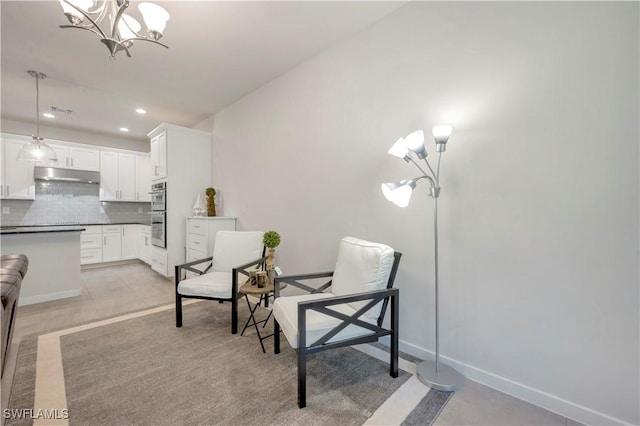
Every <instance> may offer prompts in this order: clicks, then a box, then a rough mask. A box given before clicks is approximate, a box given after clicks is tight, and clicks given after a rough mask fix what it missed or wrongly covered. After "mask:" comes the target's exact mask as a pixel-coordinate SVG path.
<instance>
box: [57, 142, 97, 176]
mask: <svg viewBox="0 0 640 426" xmlns="http://www.w3.org/2000/svg"><path fill="white" fill-rule="evenodd" d="M49 146H50V147H51V148H52V149H53V150H54V151H55V153H56V156H57V157H58V163H57V164H56V165H55V166H54V167H58V168H62V169H77V170H91V171H96V172H97V171H100V151H99V150H98V149H95V148H90V147H86V146H81V145H66V144H52V143H50V144H49Z"/></svg>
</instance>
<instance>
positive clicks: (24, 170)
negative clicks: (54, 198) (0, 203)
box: [0, 136, 36, 200]
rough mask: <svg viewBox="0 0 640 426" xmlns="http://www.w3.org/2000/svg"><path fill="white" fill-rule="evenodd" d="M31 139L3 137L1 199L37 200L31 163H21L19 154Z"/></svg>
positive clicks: (0, 173)
mask: <svg viewBox="0 0 640 426" xmlns="http://www.w3.org/2000/svg"><path fill="white" fill-rule="evenodd" d="M29 140H30V138H24V139H19V138H12V137H6V136H3V137H2V141H1V146H0V197H1V198H3V199H15V200H35V198H36V192H35V181H34V180H33V166H34V163H32V162H31V161H19V160H18V152H19V151H20V148H22V146H23V145H24V144H25V143H27V142H29Z"/></svg>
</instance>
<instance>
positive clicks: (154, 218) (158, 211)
mask: <svg viewBox="0 0 640 426" xmlns="http://www.w3.org/2000/svg"><path fill="white" fill-rule="evenodd" d="M149 214H150V215H151V244H153V245H154V246H156V247H162V248H166V247H167V183H166V182H160V183H154V184H153V185H151V212H150V213H149Z"/></svg>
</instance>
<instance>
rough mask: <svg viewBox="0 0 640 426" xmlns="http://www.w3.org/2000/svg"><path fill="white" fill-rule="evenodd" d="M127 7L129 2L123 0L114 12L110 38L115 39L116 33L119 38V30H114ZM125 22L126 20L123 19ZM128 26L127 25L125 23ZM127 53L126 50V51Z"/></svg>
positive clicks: (116, 28)
mask: <svg viewBox="0 0 640 426" xmlns="http://www.w3.org/2000/svg"><path fill="white" fill-rule="evenodd" d="M127 7H129V2H124V3H123V4H122V6H120V8H119V9H118V13H117V14H116V17H115V19H114V20H113V25H112V27H111V38H113V39H114V40H115V39H116V34H118V39H120V40H121V36H120V32H116V31H117V30H118V22H120V19H122V14H123V13H124V11H125V10H126V9H127ZM125 24H126V21H125ZM127 27H128V25H127ZM127 53H128V52H127Z"/></svg>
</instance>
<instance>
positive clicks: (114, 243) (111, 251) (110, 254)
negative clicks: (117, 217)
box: [102, 225, 122, 262]
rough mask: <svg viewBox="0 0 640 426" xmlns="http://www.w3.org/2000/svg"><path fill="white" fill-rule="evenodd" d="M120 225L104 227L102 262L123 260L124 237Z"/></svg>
mask: <svg viewBox="0 0 640 426" xmlns="http://www.w3.org/2000/svg"><path fill="white" fill-rule="evenodd" d="M120 232H121V226H120V225H103V226H102V261H103V262H113V261H116V260H121V259H122V236H121V235H120Z"/></svg>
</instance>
